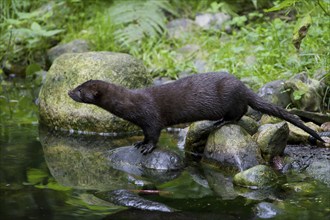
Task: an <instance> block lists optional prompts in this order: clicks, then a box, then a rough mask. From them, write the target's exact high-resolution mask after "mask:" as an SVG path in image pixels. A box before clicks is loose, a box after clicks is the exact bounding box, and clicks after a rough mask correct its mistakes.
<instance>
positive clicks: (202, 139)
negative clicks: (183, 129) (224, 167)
mask: <svg viewBox="0 0 330 220" xmlns="http://www.w3.org/2000/svg"><path fill="white" fill-rule="evenodd" d="M214 129H215V127H214V121H198V122H194V123H192V124H191V125H190V126H189V128H188V132H187V136H186V140H185V145H184V149H185V151H186V152H190V153H192V154H202V153H203V152H204V148H205V144H206V141H207V138H208V136H209V134H210V132H211V131H213V130H214Z"/></svg>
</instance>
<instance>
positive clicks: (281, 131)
mask: <svg viewBox="0 0 330 220" xmlns="http://www.w3.org/2000/svg"><path fill="white" fill-rule="evenodd" d="M256 136H257V137H256V141H257V143H258V145H259V148H260V150H261V154H262V157H263V158H264V159H265V160H266V161H267V162H270V161H272V159H273V158H274V157H275V156H279V155H282V154H283V152H284V149H285V147H286V144H287V140H288V137H289V127H288V124H287V123H286V122H280V123H278V124H266V125H262V126H261V127H260V128H259V132H258V133H257V135H256Z"/></svg>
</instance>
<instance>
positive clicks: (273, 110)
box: [247, 89, 325, 142]
mask: <svg viewBox="0 0 330 220" xmlns="http://www.w3.org/2000/svg"><path fill="white" fill-rule="evenodd" d="M247 90H248V91H247V100H248V105H249V106H251V107H252V108H253V109H255V110H257V111H260V112H262V113H265V114H267V115H272V116H275V117H277V118H281V119H284V120H286V121H288V122H290V123H291V124H294V125H295V126H297V127H299V128H301V129H302V130H304V131H306V132H307V133H309V134H310V135H312V136H313V137H314V138H316V139H317V140H320V141H322V142H325V141H324V140H323V139H322V138H321V137H320V136H319V135H318V134H317V133H316V132H315V131H314V130H313V129H310V128H309V127H307V126H306V125H304V124H303V122H302V121H301V120H300V119H299V117H298V116H296V115H294V114H291V113H290V112H288V111H286V110H285V109H283V108H281V107H279V106H276V105H274V104H271V103H268V102H266V101H264V100H263V99H262V98H260V97H259V96H258V95H257V94H255V93H254V92H253V91H252V90H250V89H247Z"/></svg>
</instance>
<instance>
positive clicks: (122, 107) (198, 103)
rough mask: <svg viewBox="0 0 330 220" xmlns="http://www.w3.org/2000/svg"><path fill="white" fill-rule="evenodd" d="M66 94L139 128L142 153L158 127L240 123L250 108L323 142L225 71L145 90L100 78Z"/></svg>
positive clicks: (151, 143) (150, 147) (150, 145)
mask: <svg viewBox="0 0 330 220" xmlns="http://www.w3.org/2000/svg"><path fill="white" fill-rule="evenodd" d="M68 94H69V96H70V97H71V98H72V99H73V100H75V101H77V102H82V103H88V104H94V105H97V106H99V107H101V108H103V109H105V110H107V111H109V112H111V113H112V114H114V115H116V116H118V117H120V118H123V119H125V120H127V121H130V122H132V123H134V124H136V125H138V126H139V127H141V128H142V130H143V134H144V140H143V141H142V142H138V143H136V144H135V147H137V148H141V149H142V150H141V153H143V154H147V153H150V152H151V151H152V150H153V149H154V148H155V147H156V144H157V142H158V139H159V135H160V131H161V130H162V129H163V128H165V127H167V126H170V125H174V124H179V123H186V122H194V121H200V120H218V121H221V122H228V121H238V120H239V119H240V118H241V117H242V116H243V115H244V114H245V113H246V111H247V108H248V106H251V107H252V108H253V109H255V110H258V111H260V112H262V113H265V114H268V115H272V116H275V117H278V118H281V119H284V120H286V121H288V122H291V123H292V124H294V125H296V126H298V127H299V128H301V129H303V130H304V131H306V132H307V133H309V134H311V135H312V136H313V137H315V138H316V139H318V140H320V141H323V140H322V139H321V137H320V136H319V135H318V134H317V133H316V132H315V131H313V130H312V129H310V128H308V127H307V126H305V125H304V124H303V123H302V122H301V121H300V119H299V118H298V117H296V116H295V115H293V114H291V113H289V112H287V111H286V110H284V109H282V108H281V107H278V106H275V105H273V104H270V103H268V102H266V101H264V100H262V99H261V98H260V97H259V96H258V95H257V94H255V93H254V92H253V91H252V90H250V89H248V88H247V87H246V86H245V85H244V84H243V83H242V82H241V81H240V80H238V79H237V78H235V77H234V76H233V75H230V74H228V73H225V72H211V73H202V74H196V75H192V76H188V77H185V78H182V79H179V80H176V81H174V82H172V83H167V84H164V85H159V86H152V87H149V88H144V89H126V88H124V87H122V86H119V85H115V84H112V83H108V82H105V81H101V80H89V81H87V82H85V83H83V84H81V85H79V86H78V87H77V88H75V89H73V90H71V91H69V92H68ZM323 142H324V141H323Z"/></svg>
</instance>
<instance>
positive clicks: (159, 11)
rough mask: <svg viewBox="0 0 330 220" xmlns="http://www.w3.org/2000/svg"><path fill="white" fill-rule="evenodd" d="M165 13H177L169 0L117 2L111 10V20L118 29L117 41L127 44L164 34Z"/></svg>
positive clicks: (116, 33) (128, 0)
mask: <svg viewBox="0 0 330 220" xmlns="http://www.w3.org/2000/svg"><path fill="white" fill-rule="evenodd" d="M164 11H167V12H169V13H171V14H175V13H176V12H175V10H174V9H173V8H172V7H171V5H170V4H169V2H168V0H127V1H116V2H115V4H114V5H113V6H112V7H110V9H109V16H110V19H111V21H112V23H113V24H115V25H116V27H117V28H118V30H117V31H116V32H115V38H116V40H117V41H119V42H121V43H123V44H127V43H130V42H133V41H138V40H141V39H142V38H144V37H147V36H157V35H160V34H162V33H163V32H164V30H165V28H166V25H165V22H166V17H165V14H164Z"/></svg>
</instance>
